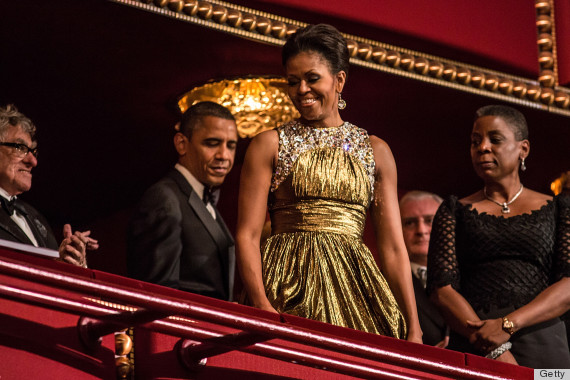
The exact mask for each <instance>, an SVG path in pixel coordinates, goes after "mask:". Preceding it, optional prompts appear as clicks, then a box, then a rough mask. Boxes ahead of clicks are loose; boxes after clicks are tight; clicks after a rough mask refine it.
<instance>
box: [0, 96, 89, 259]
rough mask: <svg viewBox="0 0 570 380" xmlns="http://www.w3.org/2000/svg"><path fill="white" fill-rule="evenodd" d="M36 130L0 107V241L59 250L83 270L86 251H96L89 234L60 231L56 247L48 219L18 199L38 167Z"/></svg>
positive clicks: (67, 228) (11, 108) (15, 113)
mask: <svg viewBox="0 0 570 380" xmlns="http://www.w3.org/2000/svg"><path fill="white" fill-rule="evenodd" d="M35 133H36V127H35V125H34V124H33V123H32V121H31V120H30V119H28V118H27V117H26V116H25V115H23V114H22V113H20V112H18V110H17V109H16V107H14V106H13V105H8V106H6V107H0V203H1V206H2V209H1V210H0V239H3V240H8V241H14V242H18V243H23V244H29V245H33V246H36V247H43V248H50V249H54V250H58V251H59V256H60V259H62V260H63V261H65V262H68V263H70V264H75V265H79V266H83V267H86V266H87V262H86V249H97V248H98V245H97V241H96V240H94V239H92V238H90V237H89V234H90V232H89V231H87V232H78V231H76V232H75V233H73V232H72V230H71V226H70V225H69V224H66V225H65V226H64V228H63V237H64V239H63V241H62V242H61V244H59V245H58V244H57V241H56V239H55V237H54V235H53V232H52V230H51V228H50V227H49V224H48V222H47V220H46V219H45V218H44V217H43V216H42V215H41V214H40V213H39V212H38V211H37V210H36V209H35V208H33V207H32V206H31V205H29V204H28V203H26V202H24V201H22V200H21V199H19V198H18V196H19V195H20V194H22V193H24V192H26V191H28V190H30V188H31V187H32V169H33V168H35V167H36V166H37V164H38V159H37V158H38V148H37V142H36V140H35V139H34V136H35Z"/></svg>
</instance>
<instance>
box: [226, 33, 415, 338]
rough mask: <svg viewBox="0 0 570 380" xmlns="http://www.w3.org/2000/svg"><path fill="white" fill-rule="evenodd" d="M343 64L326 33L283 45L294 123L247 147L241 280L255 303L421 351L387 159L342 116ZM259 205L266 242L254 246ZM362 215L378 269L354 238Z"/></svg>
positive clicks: (338, 39) (334, 36)
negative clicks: (267, 226)
mask: <svg viewBox="0 0 570 380" xmlns="http://www.w3.org/2000/svg"><path fill="white" fill-rule="evenodd" d="M348 61H349V54H348V48H347V46H346V40H345V39H344V37H342V35H341V34H340V33H339V32H338V31H337V30H336V29H335V28H334V27H332V26H330V25H325V24H320V25H313V26H308V27H306V28H302V29H300V30H298V31H297V32H296V33H295V34H294V35H293V36H291V37H290V38H289V40H288V41H287V43H286V44H285V46H284V47H283V65H284V67H285V71H286V74H287V81H288V93H289V96H290V98H291V100H292V101H293V104H294V105H295V107H296V108H297V109H298V110H299V112H300V114H301V117H300V118H299V119H298V120H296V121H293V122H291V123H287V124H284V125H282V126H280V127H279V128H278V129H277V130H272V131H268V132H264V133H261V134H260V135H258V136H256V137H255V138H254V139H253V141H252V142H251V144H250V146H249V148H248V151H247V154H246V158H245V162H244V166H243V169H242V174H241V184H240V195H239V212H238V229H237V234H236V240H237V249H238V253H237V255H238V256H237V259H238V264H239V270H240V274H241V277H242V280H243V283H244V287H245V290H246V292H247V296H248V300H249V303H250V304H252V305H253V306H256V307H259V308H261V309H264V310H269V311H273V312H281V313H288V314H293V315H297V316H301V317H305V318H310V319H315V320H318V321H322V322H327V323H332V324H335V325H338V326H344V327H350V328H354V329H358V330H363V331H367V332H371V333H376V334H382V335H387V336H392V337H396V338H402V339H406V338H407V339H408V340H410V341H415V342H421V330H420V326H419V323H418V318H417V311H416V306H415V305H416V304H415V299H414V291H413V288H412V280H411V271H410V265H409V260H408V256H407V253H406V248H405V246H404V241H403V237H402V230H401V224H400V216H399V215H400V214H399V209H398V199H397V190H396V165H395V163H394V158H393V156H392V153H391V151H390V148H389V147H388V145H387V144H386V143H385V142H384V141H382V140H381V139H379V138H378V137H375V136H368V134H367V133H366V131H365V130H363V129H361V128H358V127H356V126H355V125H352V124H350V123H349V122H345V121H343V120H342V119H341V116H340V114H339V108H340V109H343V108H344V107H345V106H346V103H345V102H344V100H342V98H341V95H340V94H341V92H342V89H343V87H344V85H345V82H346V77H347V73H348V66H349V65H348ZM268 199H269V201H268ZM267 205H269V212H270V216H271V236H270V237H269V238H268V239H267V240H266V241H265V242H264V243H263V246H262V247H261V249H260V236H261V232H262V228H263V225H264V221H265V215H266V211H267ZM369 206H370V207H371V213H372V216H373V220H374V225H375V227H374V229H375V232H376V238H377V241H378V251H379V252H380V268H381V270H379V268H378V266H377V265H376V263H375V261H374V259H373V257H372V254H371V252H370V250H369V249H368V248H367V247H366V246H365V245H364V243H363V241H362V234H363V230H364V221H365V219H366V210H367V209H368V207H369Z"/></svg>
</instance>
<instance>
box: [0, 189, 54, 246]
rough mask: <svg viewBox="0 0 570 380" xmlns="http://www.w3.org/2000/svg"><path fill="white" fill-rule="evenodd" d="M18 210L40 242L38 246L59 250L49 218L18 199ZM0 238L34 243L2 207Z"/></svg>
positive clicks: (0, 213) (0, 212)
mask: <svg viewBox="0 0 570 380" xmlns="http://www.w3.org/2000/svg"><path fill="white" fill-rule="evenodd" d="M18 208H19V210H17V212H18V213H19V214H20V215H22V216H24V218H25V219H26V221H27V222H28V225H29V226H30V229H31V230H32V233H33V234H34V237H35V238H36V241H37V242H38V247H43V248H50V249H55V250H57V249H58V248H59V245H58V244H57V240H55V236H54V234H53V231H52V230H51V228H50V226H49V224H48V222H47V220H46V219H45V218H44V217H43V216H42V215H41V214H40V213H39V212H38V211H37V210H36V209H35V208H33V207H32V206H30V205H29V204H28V203H26V202H24V201H22V200H20V199H18ZM0 239H3V240H9V241H14V242H17V243H23V244H29V245H33V243H32V241H31V240H30V238H29V237H28V235H26V234H25V233H24V231H22V229H21V228H20V226H18V225H17V224H16V222H14V221H13V220H12V218H11V217H10V215H8V213H7V212H6V211H5V210H4V209H3V208H1V207H0Z"/></svg>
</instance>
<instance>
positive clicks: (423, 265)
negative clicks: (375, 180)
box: [400, 191, 449, 348]
mask: <svg viewBox="0 0 570 380" xmlns="http://www.w3.org/2000/svg"><path fill="white" fill-rule="evenodd" d="M441 202H442V199H441V198H440V197H439V196H437V195H436V194H433V193H428V192H424V191H411V192H409V193H406V194H405V195H404V196H403V197H402V199H401V200H400V215H401V217H402V230H403V233H404V242H405V243H406V248H407V250H408V255H409V257H410V266H411V268H412V282H413V285H414V292H415V294H416V304H417V307H418V317H419V319H420V326H421V327H422V331H423V333H424V335H423V337H422V338H423V341H424V343H425V344H429V345H432V346H436V347H441V348H445V347H446V346H447V344H448V343H449V334H448V329H447V327H446V325H445V322H444V320H443V317H442V316H441V314H440V313H439V311H438V310H437V308H436V307H435V305H433V304H432V302H431V301H430V300H429V298H428V296H427V294H426V291H425V287H426V280H427V271H426V270H427V255H428V248H429V238H430V233H431V223H432V221H433V218H434V215H435V213H436V211H437V209H438V207H439V205H440V204H441Z"/></svg>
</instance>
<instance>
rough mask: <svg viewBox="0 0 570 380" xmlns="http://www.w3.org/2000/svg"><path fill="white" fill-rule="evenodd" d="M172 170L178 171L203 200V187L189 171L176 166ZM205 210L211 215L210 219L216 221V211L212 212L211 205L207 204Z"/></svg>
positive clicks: (178, 165) (212, 207)
mask: <svg viewBox="0 0 570 380" xmlns="http://www.w3.org/2000/svg"><path fill="white" fill-rule="evenodd" d="M174 168H175V169H176V170H178V171H179V172H180V174H182V175H183V176H184V178H186V181H188V183H189V184H190V186H192V189H193V190H194V191H195V192H196V194H198V197H200V199H203V197H204V185H203V184H202V183H201V182H200V181H198V180H197V179H196V177H194V176H193V175H192V173H190V171H189V170H188V169H186V168H185V167H184V166H182V165H180V164H176V165H174ZM206 208H207V209H208V212H209V213H210V215H212V218H214V219H216V210H214V206H212V204H211V203H210V202H208V204H207V205H206Z"/></svg>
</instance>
